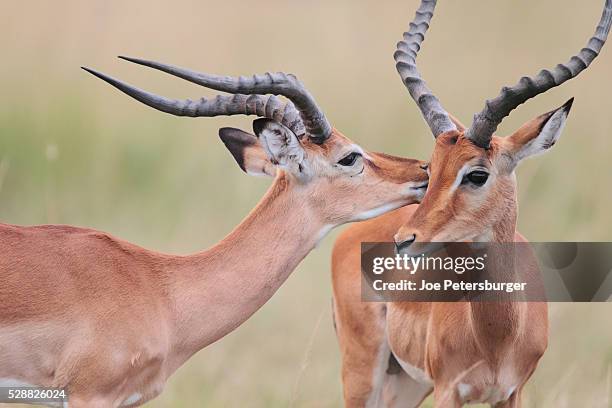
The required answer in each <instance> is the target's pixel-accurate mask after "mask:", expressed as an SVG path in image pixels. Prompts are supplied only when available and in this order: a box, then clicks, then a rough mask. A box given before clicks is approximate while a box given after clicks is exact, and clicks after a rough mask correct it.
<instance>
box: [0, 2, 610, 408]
mask: <svg viewBox="0 0 612 408" xmlns="http://www.w3.org/2000/svg"><path fill="white" fill-rule="evenodd" d="M440 3H441V4H439V5H438V10H437V15H436V17H435V18H434V21H433V24H432V29H431V31H430V33H429V35H428V38H427V40H426V42H425V47H424V49H423V51H422V52H421V55H420V57H419V66H420V69H421V71H422V72H423V73H424V76H425V78H426V79H427V81H428V82H429V84H430V86H431V87H432V88H433V89H434V91H435V93H436V94H437V95H438V96H439V97H440V99H441V100H442V101H443V103H444V105H445V107H446V108H447V109H448V110H449V111H451V112H453V113H454V114H455V115H456V116H458V117H459V118H461V119H462V120H463V121H464V122H467V123H468V124H469V121H470V119H471V117H472V115H473V113H474V112H476V111H479V110H480V109H481V108H482V105H483V102H484V99H485V98H489V97H492V96H494V95H496V94H497V92H498V90H499V88H500V87H501V86H502V85H508V84H513V83H515V82H516V81H517V80H518V78H519V77H520V76H521V75H524V74H535V73H536V72H537V71H538V70H539V69H540V68H543V67H552V66H554V65H555V64H557V63H559V62H565V61H566V60H567V58H568V57H569V56H570V55H571V54H573V53H575V52H576V51H578V50H579V49H580V48H581V47H582V46H583V45H584V44H585V43H586V40H587V38H588V37H589V36H590V35H591V34H592V32H593V30H594V27H595V25H596V22H597V21H598V20H599V16H600V13H601V7H602V4H603V1H602V0H597V1H595V0H593V1H588V2H587V1H582V2H578V1H569V0H540V1H537V2H534V1H531V0H499V1H495V2H493V1H484V0H462V1H441V2H440ZM417 6H418V1H417V0H386V1H385V2H375V1H362V0H341V1H338V0H334V1H333V2H330V1H323V0H311V1H308V2H304V1H297V0H290V1H280V0H275V1H266V2H245V1H236V0H229V1H224V2H218V1H209V0H206V1H202V0H198V1H195V0H192V1H183V2H174V3H172V2H153V1H149V2H145V1H118V0H113V1H102V0H100V1H88V2H83V1H77V0H71V1H62V2H51V1H21V2H8V1H4V2H1V3H0V50H1V54H0V59H1V62H0V92H1V97H0V220H2V222H6V223H12V224H24V225H30V224H41V223H63V224H75V225H81V226H87V227H92V228H97V229H101V230H104V231H108V232H110V233H112V234H114V235H116V236H119V237H121V238H124V239H127V240H129V241H132V242H135V243H137V244H139V245H142V246H145V247H148V248H152V249H155V250H159V251H166V252H172V253H190V252H193V251H196V250H201V249H203V248H206V247H208V246H210V245H211V244H213V243H214V242H216V241H218V240H220V239H221V238H222V237H223V236H224V235H225V234H227V233H228V232H229V231H230V230H231V229H232V228H233V227H234V226H235V225H236V224H238V223H239V222H240V220H241V219H242V218H243V217H244V216H245V215H246V214H247V212H248V211H249V209H251V208H252V207H253V206H254V205H255V203H256V202H257V201H258V200H259V198H260V197H261V196H262V195H263V193H264V191H265V190H266V188H267V186H268V185H269V184H270V181H269V180H267V179H256V178H249V177H248V176H246V175H245V174H243V173H242V172H241V171H240V169H239V168H238V166H237V165H236V164H235V163H234V161H233V160H232V159H231V157H230V155H229V154H228V153H227V152H226V151H225V148H224V147H223V145H222V143H221V142H220V141H219V139H218V137H217V129H218V128H219V127H222V126H237V127H243V128H245V129H249V128H250V123H251V120H252V118H251V119H248V118H240V117H232V118H214V119H207V118H201V119H197V120H196V119H188V118H176V117H172V116H169V115H165V114H162V113H160V112H156V111H154V110H152V109H150V108H147V107H145V106H143V105H141V104H139V103H137V102H135V101H133V100H132V99H130V98H128V97H126V96H124V95H121V94H119V93H118V92H117V91H116V90H115V89H113V88H111V87H110V86H108V85H106V84H104V83H102V82H101V81H100V80H98V79H95V78H93V77H92V76H90V75H88V74H86V73H85V72H83V71H81V70H80V69H79V66H80V65H86V66H89V67H93V68H96V69H99V70H101V71H103V72H106V73H108V74H110V75H113V76H116V77H118V78H121V79H124V80H126V81H128V82H130V83H132V84H135V85H137V86H140V87H142V88H144V89H148V90H151V91H154V92H157V93H160V94H163V95H166V96H170V97H176V98H179V97H181V98H183V97H190V98H198V97H200V96H202V95H212V94H213V93H211V92H210V91H207V90H205V89H203V88H199V87H197V86H195V85H193V84H189V83H186V82H185V81H182V80H179V79H176V78H172V77H169V76H167V75H164V74H161V73H158V72H155V71H152V70H150V69H146V68H143V67H139V66H135V65H133V64H129V63H127V62H124V61H120V60H117V59H116V58H115V56H116V55H121V54H123V55H128V56H135V57H143V58H150V59H155V60H159V61H163V62H168V63H173V64H177V65H180V66H184V67H190V68H193V69H196V70H201V71H206V72H212V73H223V74H230V75H239V74H252V73H261V72H264V71H267V70H271V71H288V72H293V73H296V74H297V75H298V76H299V77H300V78H301V79H302V80H303V81H304V82H305V83H306V84H307V86H308V87H309V89H310V90H311V92H312V93H313V94H314V95H315V96H316V98H317V100H318V102H319V103H320V104H321V106H322V107H323V108H324V110H325V112H326V114H327V116H328V117H329V118H330V120H331V121H332V123H333V124H334V125H335V126H336V127H337V128H338V129H339V130H341V131H342V132H344V133H345V134H346V135H347V136H349V137H350V138H352V139H353V140H355V141H356V142H358V143H360V144H362V145H363V146H364V147H365V148H367V149H370V150H377V151H385V152H389V153H393V154H398V155H405V156H412V157H417V158H427V157H428V156H429V153H430V150H431V147H432V138H431V136H430V134H429V131H428V129H427V128H426V126H425V124H424V122H423V120H422V119H421V117H420V114H419V112H418V110H417V109H416V107H415V105H414V103H413V102H412V101H411V100H410V98H409V96H408V94H407V92H406V90H405V89H404V88H403V86H402V84H401V83H400V81H399V79H398V76H397V73H396V72H395V68H394V64H393V58H392V54H393V51H394V47H395V44H396V42H397V41H398V40H399V39H400V37H401V33H402V32H403V30H405V29H406V27H407V24H408V22H409V21H410V20H411V19H412V17H413V15H414V11H415V9H416V7H417ZM611 76H612V45H610V44H609V45H608V46H607V47H606V48H604V52H603V55H602V56H601V57H600V58H599V59H598V60H597V61H596V62H595V63H594V64H593V66H592V67H591V68H590V69H588V70H587V71H586V72H585V73H583V74H582V75H581V76H580V77H579V78H578V79H576V80H574V81H571V82H569V83H567V84H565V85H563V86H562V87H560V88H557V89H554V90H552V91H549V92H547V93H546V94H545V95H542V96H539V97H538V98H537V99H535V100H533V101H530V102H529V103H527V104H526V105H524V106H521V107H520V108H519V109H518V110H517V111H516V112H515V113H513V114H512V115H511V117H510V118H508V119H507V120H506V121H505V122H504V124H503V125H502V126H501V128H500V132H499V133H500V134H507V133H510V132H512V131H513V130H514V129H516V128H517V127H518V126H519V125H520V124H522V123H523V122H524V121H526V120H528V119H531V118H532V117H534V116H536V115H539V114H541V113H543V112H545V111H548V110H550V109H552V108H554V107H557V106H559V105H561V104H562V103H563V102H565V101H566V100H567V99H568V98H569V97H571V96H575V97H576V103H575V104H574V108H573V110H572V114H571V116H570V119H569V121H568V125H567V127H566V129H565V132H564V137H562V140H561V141H560V143H558V144H557V145H556V146H555V148H554V149H553V150H552V151H551V152H550V153H548V154H547V155H545V156H543V157H539V158H536V159H534V160H530V161H527V162H526V163H524V164H523V165H522V166H521V167H520V169H519V170H518V179H519V186H520V191H519V199H520V217H519V218H520V221H519V224H520V230H521V232H522V233H523V234H525V235H526V236H527V237H528V238H529V239H530V240H532V241H575V240H582V241H599V240H608V241H609V240H612V229H611V227H612V218H611V215H610V214H611V213H610V204H611V203H612V189H610V186H611V182H612V174H611V171H612V160H611V159H612V134H611V133H612V112H611V109H610V108H611V106H610V101H609V99H608V98H609V95H610V92H611V91H612V82H611V80H610V79H611ZM337 233H338V232H337V231H336V232H335V233H332V234H331V236H330V237H328V238H327V239H326V240H325V241H324V243H323V244H322V245H321V247H320V248H318V249H317V250H315V251H314V252H313V253H312V254H311V255H310V256H309V257H308V258H307V259H306V260H305V261H304V262H303V263H302V265H301V266H300V267H299V268H298V270H297V271H295V273H294V274H293V275H292V277H291V278H290V279H289V280H288V282H287V283H286V284H285V285H284V286H283V287H282V288H281V289H280V290H279V292H278V293H277V295H276V296H275V297H274V298H273V299H272V300H271V301H270V302H269V303H268V304H266V306H265V307H264V308H263V309H262V310H261V311H259V312H258V313H257V314H256V315H255V316H254V317H253V318H252V319H251V320H249V321H248V322H246V323H245V324H244V325H243V326H242V327H240V328H239V329H238V330H236V331H235V332H234V333H232V334H230V335H229V336H227V337H226V338H224V339H223V340H222V341H220V342H218V343H217V344H214V345H212V346H210V347H209V348H207V349H206V350H203V351H202V352H201V353H199V354H198V355H197V356H196V357H195V358H193V359H192V360H190V361H189V363H188V364H186V365H185V366H184V367H183V368H181V369H180V370H179V371H178V372H177V373H176V374H175V376H174V377H172V379H171V381H170V382H169V384H168V386H167V388H166V391H165V392H164V393H163V394H162V395H161V396H160V397H159V398H158V399H156V400H154V401H153V402H151V403H149V404H148V405H147V406H149V407H170V406H172V407H196V406H213V407H238V406H248V407H277V406H278V407H287V406H289V407H337V406H340V405H341V404H342V393H341V383H340V361H339V354H338V350H337V345H336V340H335V336H334V332H333V329H332V324H331V316H330V315H331V312H330V296H331V290H330V275H329V259H330V250H331V245H332V243H333V240H334V237H335V236H336V235H337ZM203 312H205V311H203ZM611 312H612V309H611V308H610V306H608V305H605V304H604V305H601V304H600V305H590V304H585V305H578V304H573V305H565V304H557V305H552V307H551V311H550V318H551V323H552V327H551V338H550V347H549V350H548V352H547V354H546V355H545V357H544V359H543V360H542V362H541V364H540V366H539V368H538V370H537V371H536V373H535V375H534V377H533V379H532V380H531V382H530V385H529V388H528V390H527V395H526V397H525V402H526V404H525V405H526V406H527V407H576V406H581V407H582V406H584V407H610V406H612V405H610V404H611V403H610V401H611V400H610V398H612V396H611V394H612V391H611V387H612V327H611V324H610V315H611ZM427 404H431V403H430V402H428V403H427Z"/></svg>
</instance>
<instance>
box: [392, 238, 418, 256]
mask: <svg viewBox="0 0 612 408" xmlns="http://www.w3.org/2000/svg"><path fill="white" fill-rule="evenodd" d="M414 241H416V234H412V236H408V238H407V239H405V240H403V241H401V242H397V240H396V241H395V249H396V250H397V252H398V253H399V252H400V251H401V250H403V249H407V248H408V247H409V246H410V245H412V243H413V242H414Z"/></svg>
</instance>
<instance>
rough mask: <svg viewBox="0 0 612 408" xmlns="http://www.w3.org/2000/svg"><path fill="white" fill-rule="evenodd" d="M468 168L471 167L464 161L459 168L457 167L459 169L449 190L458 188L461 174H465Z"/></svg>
mask: <svg viewBox="0 0 612 408" xmlns="http://www.w3.org/2000/svg"><path fill="white" fill-rule="evenodd" d="M469 168H471V166H470V165H469V164H467V163H466V164H464V165H463V167H461V169H459V171H458V172H457V177H455V181H453V185H452V186H451V188H450V191H451V192H452V191H455V190H456V189H457V188H459V186H460V185H461V182H462V181H463V176H465V173H467V170H468V169H469Z"/></svg>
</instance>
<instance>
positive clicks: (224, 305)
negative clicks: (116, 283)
mask: <svg viewBox="0 0 612 408" xmlns="http://www.w3.org/2000/svg"><path fill="white" fill-rule="evenodd" d="M290 184H292V181H291V180H290V179H288V178H287V176H285V175H283V174H281V175H279V176H277V178H276V179H275V181H274V183H273V185H272V187H271V188H270V189H269V190H268V192H267V193H266V195H265V196H264V198H263V199H262V200H261V201H260V202H259V204H258V205H257V206H256V207H255V208H254V209H253V210H252V211H251V213H250V214H249V215H248V216H247V218H246V219H245V220H244V221H243V222H242V223H240V225H238V227H236V228H235V229H234V230H233V231H232V232H231V233H230V234H229V235H228V236H227V237H226V238H224V239H223V240H222V241H221V242H219V243H218V244H217V245H215V246H214V247H212V248H211V249H209V250H206V251H204V252H202V253H199V254H196V255H192V256H188V257H183V258H182V259H181V260H180V261H179V265H178V266H177V270H176V271H175V272H174V276H172V277H171V279H172V284H171V287H172V289H171V298H172V300H173V302H174V304H175V316H173V317H174V319H175V333H174V338H175V343H176V344H175V349H176V350H177V352H178V356H179V359H180V360H183V359H187V358H189V357H190V356H191V355H192V354H193V353H195V352H197V351H198V350H200V349H201V348H203V347H205V346H207V345H208V344H211V343H213V342H214V341H216V340H218V339H220V338H221V337H223V336H225V335H226V334H228V333H229V332H231V331H232V330H234V329H235V328H237V327H238V326H239V325H240V324H241V323H243V322H244V321H245V320H247V319H248V318H249V317H250V316H251V315H252V314H253V313H255V312H256V311H257V310H258V309H259V308H260V307H261V306H262V305H263V304H264V303H266V301H268V300H269V299H270V298H271V297H272V295H274V293H275V292H276V290H277V289H278V288H279V287H280V286H281V284H282V283H283V282H285V280H286V279H287V277H288V276H289V274H290V273H291V272H292V271H293V270H294V269H295V268H296V267H297V265H298V264H299V263H300V261H301V260H302V259H303V258H304V257H305V256H306V255H307V254H308V252H310V251H311V250H312V249H313V248H314V247H315V246H316V244H317V243H318V241H319V240H320V239H321V238H322V237H323V236H324V235H325V233H326V232H327V231H329V229H330V226H326V225H324V223H323V222H321V221H320V219H318V218H317V216H316V214H315V213H314V211H312V210H311V208H310V206H309V201H310V199H309V196H310V194H309V193H310V192H309V191H308V190H307V189H305V188H303V187H301V186H298V185H290ZM180 363H182V361H181V362H179V364H180Z"/></svg>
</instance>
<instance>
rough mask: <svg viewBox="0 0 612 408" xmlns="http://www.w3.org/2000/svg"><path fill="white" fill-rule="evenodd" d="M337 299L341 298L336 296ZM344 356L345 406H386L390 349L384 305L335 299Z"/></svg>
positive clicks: (339, 335) (340, 342)
mask: <svg viewBox="0 0 612 408" xmlns="http://www.w3.org/2000/svg"><path fill="white" fill-rule="evenodd" d="M335 300H338V299H335ZM334 306H335V307H334V316H335V321H336V332H337V335H338V340H339V345H340V352H341V355H342V385H343V391H344V404H345V406H346V407H359V408H363V407H381V406H383V398H382V397H383V396H382V388H383V385H384V380H385V376H386V375H387V374H386V371H387V368H388V366H389V356H390V355H391V352H390V350H389V345H388V344H387V338H386V335H385V325H384V305H382V304H375V303H362V302H356V303H352V304H350V305H349V307H343V306H345V305H344V304H343V303H341V302H334Z"/></svg>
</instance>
